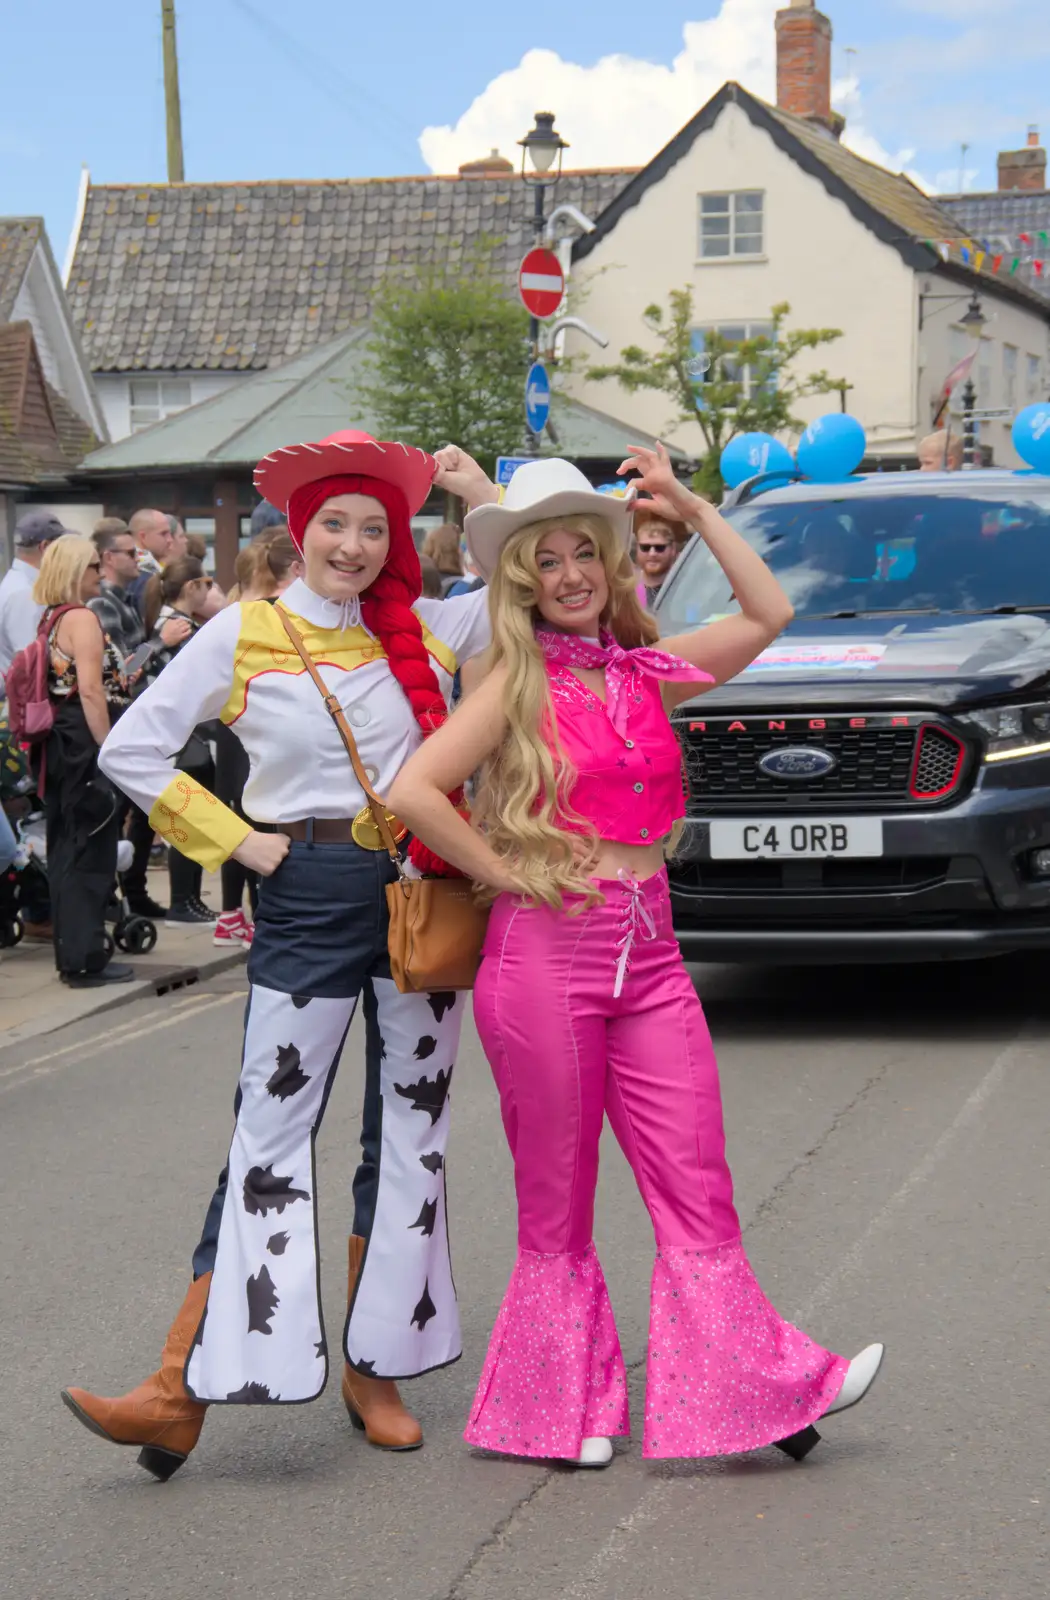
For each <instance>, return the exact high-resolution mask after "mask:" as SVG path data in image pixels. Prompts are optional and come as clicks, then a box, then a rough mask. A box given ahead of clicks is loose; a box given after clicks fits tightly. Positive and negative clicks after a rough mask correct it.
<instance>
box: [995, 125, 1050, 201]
mask: <svg viewBox="0 0 1050 1600" xmlns="http://www.w3.org/2000/svg"><path fill="white" fill-rule="evenodd" d="M999 188H1000V189H1001V190H1008V189H1027V190H1032V189H1045V188H1046V151H1045V150H1044V149H1043V147H1042V145H1041V144H1040V143H1039V129H1038V128H1035V127H1030V128H1029V129H1028V144H1027V146H1026V148H1025V149H1024V150H1003V151H1002V152H1001V153H1000V156H999Z"/></svg>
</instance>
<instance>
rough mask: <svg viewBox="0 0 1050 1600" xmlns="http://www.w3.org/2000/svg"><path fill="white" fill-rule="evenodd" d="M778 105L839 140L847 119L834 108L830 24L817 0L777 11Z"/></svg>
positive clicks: (800, 1)
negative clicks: (820, 9)
mask: <svg viewBox="0 0 1050 1600" xmlns="http://www.w3.org/2000/svg"><path fill="white" fill-rule="evenodd" d="M776 26H777V105H778V106H779V108H780V110H781V111H791V112H793V113H794V115H795V116H796V117H805V119H806V121H807V122H815V123H817V124H819V126H820V127H822V128H826V129H827V131H828V132H829V133H831V134H833V135H834V137H835V138H836V139H837V138H839V137H840V135H841V133H842V130H843V128H844V127H845V126H846V120H845V118H844V117H841V116H840V115H839V113H838V112H837V111H832V109H831V23H830V21H829V20H828V18H827V17H826V16H825V15H824V13H823V12H822V11H818V10H817V8H816V5H815V3H814V0H790V4H789V5H788V6H787V7H786V9H785V10H783V11H778V12H777V17H776Z"/></svg>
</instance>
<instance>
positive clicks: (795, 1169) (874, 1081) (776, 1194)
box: [743, 1054, 906, 1233]
mask: <svg viewBox="0 0 1050 1600" xmlns="http://www.w3.org/2000/svg"><path fill="white" fill-rule="evenodd" d="M904 1060H906V1056H905V1055H904V1054H900V1055H894V1056H889V1057H887V1059H886V1060H885V1061H884V1062H883V1063H882V1065H881V1066H879V1067H878V1068H876V1070H875V1071H874V1072H873V1073H872V1075H871V1077H870V1078H868V1079H867V1080H866V1082H864V1083H862V1084H861V1086H860V1088H859V1089H858V1090H857V1092H856V1094H855V1095H854V1096H853V1099H852V1100H849V1101H847V1103H846V1104H845V1105H844V1106H841V1107H840V1108H839V1110H838V1111H836V1113H835V1115H834V1116H833V1117H832V1119H831V1121H830V1122H829V1123H828V1125H827V1127H826V1128H825V1129H824V1131H823V1133H822V1134H821V1135H820V1137H819V1138H818V1139H817V1141H816V1143H815V1144H813V1145H811V1146H810V1147H809V1149H808V1150H804V1151H803V1152H802V1154H801V1155H800V1156H799V1157H798V1159H797V1161H794V1162H793V1163H792V1164H791V1166H790V1167H789V1168H788V1170H787V1171H786V1172H785V1173H784V1175H783V1177H782V1178H780V1179H779V1181H778V1182H777V1183H775V1184H774V1185H773V1187H772V1189H770V1191H769V1193H768V1194H767V1195H765V1196H764V1198H763V1199H761V1200H760V1201H759V1203H758V1205H757V1206H756V1207H755V1210H754V1212H753V1214H752V1215H751V1216H750V1217H749V1218H748V1220H747V1222H746V1223H745V1224H744V1228H743V1232H744V1233H748V1232H749V1231H750V1230H751V1229H752V1228H757V1227H759V1226H760V1225H761V1224H762V1223H763V1222H764V1221H765V1220H766V1218H767V1217H769V1216H771V1215H772V1214H773V1212H774V1211H775V1210H776V1208H777V1206H778V1204H779V1203H780V1201H781V1200H782V1198H783V1196H784V1194H785V1193H786V1191H787V1190H788V1189H789V1188H790V1187H791V1184H792V1183H793V1182H794V1180H795V1178H796V1176H797V1175H798V1173H800V1172H802V1171H804V1169H805V1168H806V1167H808V1166H809V1164H810V1162H812V1161H814V1160H815V1159H816V1158H817V1157H818V1156H820V1155H822V1154H823V1152H824V1150H825V1149H826V1148H827V1146H828V1145H829V1144H830V1143H831V1141H832V1139H833V1138H834V1137H835V1135H836V1134H837V1133H838V1131H839V1129H840V1128H841V1127H842V1126H843V1125H844V1124H845V1123H846V1122H848V1121H849V1119H850V1117H852V1115H853V1113H854V1112H855V1111H856V1110H857V1108H858V1107H859V1106H861V1105H863V1103H864V1101H865V1100H866V1099H867V1098H868V1096H869V1095H870V1094H871V1092H872V1090H873V1089H876V1088H877V1087H878V1085H879V1084H880V1083H882V1082H883V1080H884V1079H885V1077H886V1074H887V1073H888V1072H889V1071H890V1069H891V1068H892V1067H895V1066H896V1065H897V1064H898V1063H899V1062H901V1061H904Z"/></svg>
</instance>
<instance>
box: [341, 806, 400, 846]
mask: <svg viewBox="0 0 1050 1600" xmlns="http://www.w3.org/2000/svg"><path fill="white" fill-rule="evenodd" d="M386 820H387V824H388V825H389V828H390V832H391V834H392V835H393V838H394V843H395V844H400V843H401V841H402V839H403V838H404V837H405V835H406V833H407V832H408V829H407V828H406V827H405V824H404V823H403V822H402V821H401V820H400V818H398V817H395V815H394V813H393V812H392V811H388V812H387V813H386ZM350 834H351V837H352V838H353V841H354V843H355V844H359V845H360V846H361V849H362V850H385V849H386V845H385V843H384V841H383V835H382V834H381V833H380V831H379V825H378V823H377V822H376V819H375V817H374V816H373V815H372V807H371V806H365V807H364V808H363V809H362V810H361V811H359V812H358V813H357V816H356V817H355V818H354V820H353V822H352V823H351V825H350Z"/></svg>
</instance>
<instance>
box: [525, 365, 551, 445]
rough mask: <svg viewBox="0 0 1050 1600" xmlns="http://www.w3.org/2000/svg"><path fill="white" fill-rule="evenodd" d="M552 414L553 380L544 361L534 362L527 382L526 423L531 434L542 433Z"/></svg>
mask: <svg viewBox="0 0 1050 1600" xmlns="http://www.w3.org/2000/svg"><path fill="white" fill-rule="evenodd" d="M550 414H551V380H550V378H548V376H547V369H546V367H545V366H544V365H543V362H542V361H534V362H533V364H532V366H531V367H530V368H529V375H528V377H527V378H526V380H525V421H526V422H527V423H528V425H529V432H530V433H542V432H543V430H544V428H545V427H546V426H547V418H548V417H549V416H550Z"/></svg>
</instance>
